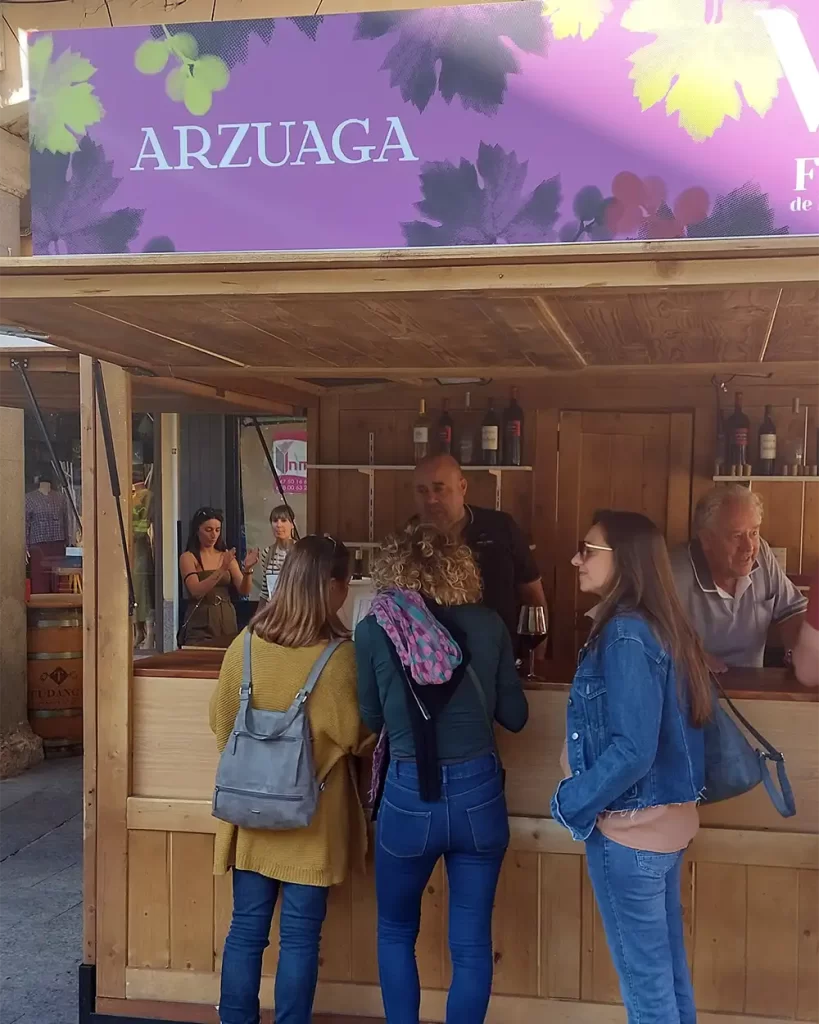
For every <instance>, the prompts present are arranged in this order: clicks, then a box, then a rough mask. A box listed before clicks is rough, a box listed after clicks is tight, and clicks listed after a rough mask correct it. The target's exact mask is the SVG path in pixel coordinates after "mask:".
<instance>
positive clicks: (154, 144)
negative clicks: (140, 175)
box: [131, 128, 173, 171]
mask: <svg viewBox="0 0 819 1024" xmlns="http://www.w3.org/2000/svg"><path fill="white" fill-rule="evenodd" d="M142 131H143V132H144V133H145V136H144V138H143V140H142V149H141V150H140V151H139V156H138V157H137V162H136V163H135V164H134V166H133V167H132V168H131V170H132V171H144V170H145V168H144V167H143V166H142V161H143V160H156V167H155V168H154V170H155V171H170V170H172V169H173V168H172V167H171V165H170V164H169V163H168V161H167V160H166V159H165V154H164V153H163V152H162V146H160V144H159V139H158V138H157V137H156V132H155V131H154V129H153V128H143V129H142ZM149 145H150V147H151V148H150V150H149V149H148V146H149Z"/></svg>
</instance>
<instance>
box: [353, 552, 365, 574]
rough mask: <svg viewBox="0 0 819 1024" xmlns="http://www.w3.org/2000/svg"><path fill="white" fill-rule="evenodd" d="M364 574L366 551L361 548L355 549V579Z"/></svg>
mask: <svg viewBox="0 0 819 1024" xmlns="http://www.w3.org/2000/svg"><path fill="white" fill-rule="evenodd" d="M363 576H364V551H363V550H362V549H361V548H356V549H355V555H354V557H353V579H354V580H360V579H362V578H363Z"/></svg>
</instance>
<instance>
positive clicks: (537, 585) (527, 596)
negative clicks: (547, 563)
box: [518, 580, 546, 608]
mask: <svg viewBox="0 0 819 1024" xmlns="http://www.w3.org/2000/svg"><path fill="white" fill-rule="evenodd" d="M518 597H519V598H520V603H521V604H522V605H523V606H528V607H531V608H545V607H546V595H545V594H544V593H543V584H542V583H541V581H540V580H534V581H533V582H532V583H521V584H520V585H519V586H518Z"/></svg>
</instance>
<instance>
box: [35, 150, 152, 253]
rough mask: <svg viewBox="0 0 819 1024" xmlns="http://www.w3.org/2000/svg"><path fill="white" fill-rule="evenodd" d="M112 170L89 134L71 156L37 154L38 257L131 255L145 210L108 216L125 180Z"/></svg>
mask: <svg viewBox="0 0 819 1024" xmlns="http://www.w3.org/2000/svg"><path fill="white" fill-rule="evenodd" d="M113 166H114V165H113V162H112V161H108V160H106V159H105V152H104V150H103V148H102V146H99V145H97V144H96V143H94V142H92V141H91V139H90V138H88V137H87V136H86V137H85V138H84V139H82V141H81V142H80V144H79V147H78V149H77V152H76V153H74V154H73V155H72V156H69V155H68V154H67V153H65V154H63V153H46V152H43V153H38V152H37V151H36V150H33V151H32V154H31V189H32V192H33V193H34V195H36V196H39V202H38V203H37V204H36V205H35V206H33V207H32V211H31V223H32V233H33V235H34V238H35V240H36V248H35V253H34V255H35V256H48V255H52V256H54V255H63V254H65V253H114V252H128V245H129V243H130V242H131V241H133V239H134V238H135V237H136V235H137V232H138V231H139V228H140V226H141V224H142V218H143V215H144V213H145V211H144V210H135V209H133V208H132V207H123V208H122V209H119V210H114V211H112V212H111V213H105V212H104V210H103V207H104V206H105V204H106V203H107V201H108V200H109V199H110V198H111V197H112V196H113V195H114V193H115V192H116V191H117V189H118V188H119V185H120V182H121V181H122V179H121V178H117V177H115V176H114V174H113ZM69 171H70V177H69Z"/></svg>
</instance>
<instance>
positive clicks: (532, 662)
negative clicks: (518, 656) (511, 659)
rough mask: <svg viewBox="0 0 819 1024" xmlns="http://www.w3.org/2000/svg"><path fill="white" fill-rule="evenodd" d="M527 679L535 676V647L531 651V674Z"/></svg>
mask: <svg viewBox="0 0 819 1024" xmlns="http://www.w3.org/2000/svg"><path fill="white" fill-rule="evenodd" d="M526 678H527V679H534V678H535V652H534V649H533V650H531V651H529V675H528V676H527V677H526Z"/></svg>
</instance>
